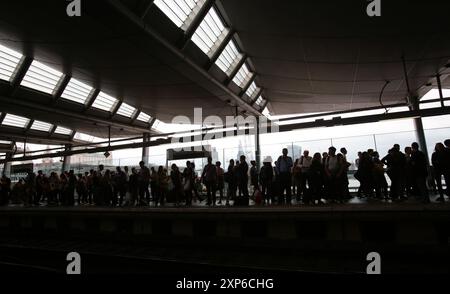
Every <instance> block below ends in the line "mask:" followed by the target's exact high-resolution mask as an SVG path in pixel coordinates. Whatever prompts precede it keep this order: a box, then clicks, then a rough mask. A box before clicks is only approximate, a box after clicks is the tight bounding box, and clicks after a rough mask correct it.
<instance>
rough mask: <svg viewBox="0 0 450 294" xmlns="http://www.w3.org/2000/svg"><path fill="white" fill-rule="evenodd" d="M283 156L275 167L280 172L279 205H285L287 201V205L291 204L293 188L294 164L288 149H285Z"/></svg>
mask: <svg viewBox="0 0 450 294" xmlns="http://www.w3.org/2000/svg"><path fill="white" fill-rule="evenodd" d="M282 152H283V155H281V156H280V157H278V160H277V161H276V162H275V165H276V167H277V170H278V176H279V179H280V191H279V192H280V193H279V201H278V202H279V204H283V203H284V202H285V201H286V203H287V204H291V186H292V174H291V172H292V167H293V166H294V162H293V161H292V158H291V157H290V156H288V150H287V148H284V149H283V151H282ZM284 191H286V200H285V199H284Z"/></svg>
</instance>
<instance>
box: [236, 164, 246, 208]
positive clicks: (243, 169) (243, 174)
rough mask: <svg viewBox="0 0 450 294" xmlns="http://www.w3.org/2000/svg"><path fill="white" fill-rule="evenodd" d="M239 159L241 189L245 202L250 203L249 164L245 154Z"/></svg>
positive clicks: (238, 170)
mask: <svg viewBox="0 0 450 294" xmlns="http://www.w3.org/2000/svg"><path fill="white" fill-rule="evenodd" d="M239 161H240V162H239V166H238V167H237V174H238V177H239V182H238V183H239V190H240V192H241V193H242V196H243V197H244V199H243V200H244V204H246V205H248V196H249V195H248V164H247V161H245V156H244V155H241V157H240V158H239ZM241 200H242V199H241Z"/></svg>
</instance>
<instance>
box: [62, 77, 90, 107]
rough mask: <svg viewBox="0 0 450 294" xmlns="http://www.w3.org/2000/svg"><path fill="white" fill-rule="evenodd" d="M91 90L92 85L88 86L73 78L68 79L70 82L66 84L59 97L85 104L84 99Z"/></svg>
mask: <svg viewBox="0 0 450 294" xmlns="http://www.w3.org/2000/svg"><path fill="white" fill-rule="evenodd" d="M91 92H92V87H91V86H88V85H86V84H84V83H82V82H80V81H78V80H76V79H74V78H71V79H70V82H69V83H68V84H67V86H66V88H65V89H64V92H63V93H62V95H61V98H64V99H67V100H70V101H73V102H77V103H81V104H85V103H86V99H87V98H88V97H89V95H90V94H91Z"/></svg>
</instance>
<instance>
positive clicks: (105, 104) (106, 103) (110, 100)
mask: <svg viewBox="0 0 450 294" xmlns="http://www.w3.org/2000/svg"><path fill="white" fill-rule="evenodd" d="M117 102H118V100H117V99H116V98H114V97H112V96H110V95H108V94H106V93H104V92H100V93H99V94H98V96H97V98H95V101H94V104H92V107H94V108H98V109H101V110H104V111H108V112H111V111H112V109H113V108H114V106H115V105H116V104H117Z"/></svg>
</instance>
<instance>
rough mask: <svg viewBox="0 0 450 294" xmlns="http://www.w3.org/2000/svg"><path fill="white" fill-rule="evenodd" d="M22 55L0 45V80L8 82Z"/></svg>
mask: <svg viewBox="0 0 450 294" xmlns="http://www.w3.org/2000/svg"><path fill="white" fill-rule="evenodd" d="M21 59H22V54H20V53H18V52H16V51H14V50H11V49H9V48H7V47H5V46H2V45H0V79H2V80H5V81H8V82H9V81H10V80H11V76H12V75H13V73H14V71H15V70H16V68H17V65H18V64H19V62H20V60H21Z"/></svg>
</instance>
